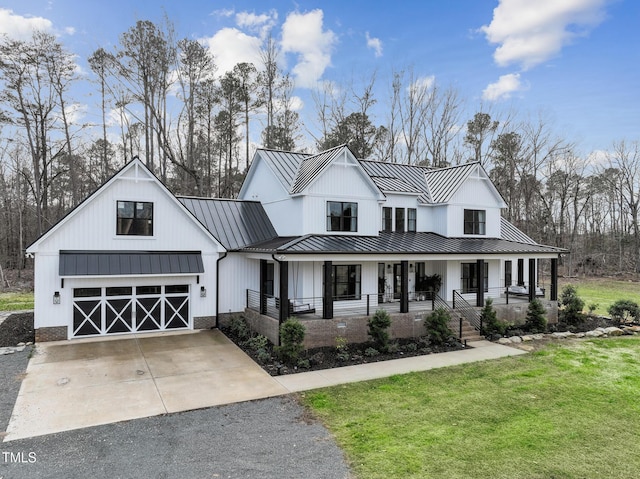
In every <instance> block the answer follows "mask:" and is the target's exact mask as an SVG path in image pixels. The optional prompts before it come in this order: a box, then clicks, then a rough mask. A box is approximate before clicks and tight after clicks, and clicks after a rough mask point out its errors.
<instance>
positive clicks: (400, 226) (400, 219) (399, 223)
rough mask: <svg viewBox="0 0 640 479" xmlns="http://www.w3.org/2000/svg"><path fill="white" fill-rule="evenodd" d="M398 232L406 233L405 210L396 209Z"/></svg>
mask: <svg viewBox="0 0 640 479" xmlns="http://www.w3.org/2000/svg"><path fill="white" fill-rule="evenodd" d="M396 231H397V232H398V233H404V208H396Z"/></svg>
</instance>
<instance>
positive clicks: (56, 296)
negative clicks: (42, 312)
mask: <svg viewBox="0 0 640 479" xmlns="http://www.w3.org/2000/svg"><path fill="white" fill-rule="evenodd" d="M53 304H60V291H56V292H55V293H53Z"/></svg>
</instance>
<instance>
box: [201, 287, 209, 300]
mask: <svg viewBox="0 0 640 479" xmlns="http://www.w3.org/2000/svg"><path fill="white" fill-rule="evenodd" d="M200 297H201V298H206V297H207V288H205V287H204V286H200Z"/></svg>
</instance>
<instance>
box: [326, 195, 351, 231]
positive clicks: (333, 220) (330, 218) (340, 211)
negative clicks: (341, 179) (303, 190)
mask: <svg viewBox="0 0 640 479" xmlns="http://www.w3.org/2000/svg"><path fill="white" fill-rule="evenodd" d="M327 231H358V203H350V202H344V201H327Z"/></svg>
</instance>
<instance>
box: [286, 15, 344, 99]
mask: <svg viewBox="0 0 640 479" xmlns="http://www.w3.org/2000/svg"><path fill="white" fill-rule="evenodd" d="M322 22H323V12H322V10H319V9H318V10H313V11H311V12H308V13H297V12H292V13H290V14H289V15H287V19H286V20H285V22H284V24H283V25H282V51H283V52H284V53H294V54H297V60H298V63H297V64H296V65H295V66H294V67H293V69H292V72H293V74H294V75H295V78H296V84H297V86H299V87H306V88H312V87H314V86H315V85H316V83H317V82H318V81H319V80H320V78H321V77H322V74H323V73H324V71H325V70H326V68H327V67H328V66H329V65H330V64H331V53H332V51H333V47H334V45H335V43H336V42H337V37H336V35H335V34H334V33H333V32H332V31H331V30H325V31H323V25H322Z"/></svg>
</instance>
